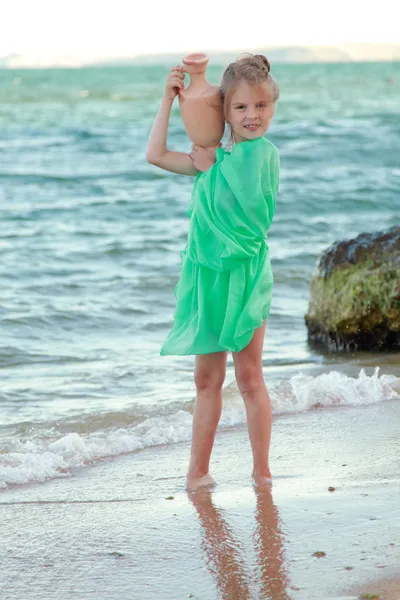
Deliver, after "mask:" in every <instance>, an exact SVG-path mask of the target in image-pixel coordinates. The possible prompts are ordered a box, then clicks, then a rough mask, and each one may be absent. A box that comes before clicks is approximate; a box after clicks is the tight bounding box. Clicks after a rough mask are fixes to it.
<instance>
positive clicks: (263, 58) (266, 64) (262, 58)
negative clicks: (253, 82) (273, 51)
mask: <svg viewBox="0 0 400 600" xmlns="http://www.w3.org/2000/svg"><path fill="white" fill-rule="evenodd" d="M255 58H257V59H258V60H259V61H260V62H261V63H262V64H263V67H265V68H266V69H267V72H268V73H269V72H270V70H271V65H270V64H269V60H268V58H267V57H266V56H264V55H263V54H256V55H255Z"/></svg>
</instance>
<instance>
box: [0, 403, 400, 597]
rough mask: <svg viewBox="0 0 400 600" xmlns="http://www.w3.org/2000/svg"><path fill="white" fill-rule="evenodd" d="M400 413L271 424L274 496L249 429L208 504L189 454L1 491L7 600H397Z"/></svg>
mask: <svg viewBox="0 0 400 600" xmlns="http://www.w3.org/2000/svg"><path fill="white" fill-rule="evenodd" d="M399 434H400V403H399V402H398V401H387V402H381V403H379V404H377V405H373V406H362V407H360V408H355V407H350V408H344V407H338V408H329V409H326V408H325V409H315V410H312V411H308V412H306V413H298V414H293V415H285V416H280V417H276V418H275V420H274V425H273V441H272V455H271V465H272V468H273V473H274V485H273V488H272V491H265V492H262V493H259V492H256V491H255V490H254V489H253V488H252V486H251V483H250V469H251V456H250V447H249V442H248V438H247V432H246V428H245V427H244V426H240V427H236V428H232V429H231V430H228V431H222V432H220V433H219V435H218V437H217V442H216V447H215V451H214V455H213V461H212V473H213V475H214V477H215V478H216V480H217V482H218V485H217V487H216V488H215V489H214V490H213V491H211V492H210V491H202V492H199V493H197V494H191V495H188V494H187V493H186V492H185V490H184V481H185V479H184V476H185V470H186V465H187V457H188V452H189V444H188V443H187V442H185V443H180V444H174V445H168V446H158V447H153V448H147V449H145V450H143V451H140V452H136V453H130V454H126V455H123V456H120V457H118V458H115V459H108V460H104V461H103V462H101V463H100V464H97V465H96V466H92V467H87V468H83V469H80V470H77V471H76V472H74V473H73V474H72V475H70V474H66V475H65V477H60V478H59V479H55V480H51V481H48V482H45V483H40V484H29V485H25V486H18V487H15V488H10V489H8V490H5V491H2V492H1V495H0V514H1V522H2V536H1V541H0V553H1V564H2V568H1V570H2V577H1V590H2V591H1V598H2V600H14V599H19V600H22V599H23V600H30V599H40V600H47V599H50V598H51V599H53V598H54V599H57V600H64V599H65V600H66V599H71V600H72V599H79V600H86V599H89V598H96V599H97V600H103V599H104V600H105V599H110V598H119V599H123V600H125V599H126V600H128V599H129V600H132V599H138V600H139V599H141V600H147V599H149V600H150V599H154V600H155V599H157V600H170V599H171V600H178V599H181V598H182V599H183V598H195V599H198V600H200V599H201V600H213V599H217V598H222V599H238V600H241V599H267V598H272V599H273V600H281V599H282V600H284V599H295V600H306V599H311V598H312V599H314V598H315V599H320V600H322V599H325V598H330V599H339V598H340V599H342V600H345V599H346V600H350V599H351V598H352V599H353V598H354V599H355V598H358V597H359V596H360V594H362V593H371V594H372V593H379V594H381V596H380V597H381V598H382V599H393V600H395V599H396V600H397V599H398V598H400V592H399V586H398V581H396V576H397V577H398V565H399V564H400V518H399V517H400V510H399V500H398V489H399V481H400V478H399V462H398V456H399V449H400V435H399Z"/></svg>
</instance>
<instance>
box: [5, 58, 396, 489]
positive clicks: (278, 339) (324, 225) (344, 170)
mask: <svg viewBox="0 0 400 600" xmlns="http://www.w3.org/2000/svg"><path fill="white" fill-rule="evenodd" d="M168 68H169V65H164V64H159V65H148V66H143V65H142V66H139V65H138V66H134V67H133V66H132V67H123V68H122V67H121V68H120V67H118V68H84V69H78V70H75V69H71V70H70V69H49V70H32V71H30V70H24V71H22V70H21V71H7V70H0V215H1V219H0V253H1V261H0V298H1V303H0V334H1V335H0V381H1V385H0V488H1V487H2V488H5V487H8V486H10V485H16V484H23V483H27V482H29V481H44V480H46V479H48V478H53V477H59V476H68V473H70V472H71V470H72V469H75V468H79V467H80V466H83V465H87V464H92V463H95V462H96V461H97V460H101V459H102V458H104V457H107V456H115V455H119V454H122V453H125V452H133V451H140V449H141V448H143V447H147V446H150V445H157V444H170V443H175V442H178V441H180V440H186V439H189V437H190V424H191V409H192V404H193V398H194V393H195V390H194V384H193V373H192V371H193V364H194V358H193V357H160V356H159V348H160V346H161V344H162V342H163V340H164V339H165V336H166V335H167V333H168V330H169V328H170V327H171V325H172V314H173V310H174V305H175V304H174V303H175V298H174V295H173V288H174V286H175V284H176V282H177V279H178V276H179V261H180V255H179V253H180V250H182V249H183V247H184V245H185V240H186V235H187V228H188V221H187V218H186V216H185V210H186V208H187V206H188V203H189V199H190V192H191V187H192V184H193V180H192V179H191V178H188V177H184V176H179V175H174V174H170V173H167V172H165V171H162V170H160V169H157V168H156V167H154V166H151V165H149V164H147V163H146V161H145V149H146V143H147V138H148V134H149V131H150V127H151V125H152V121H153V119H154V116H155V114H156V111H157V107H158V104H159V101H160V99H161V95H162V92H163V86H164V80H165V77H166V74H167V72H168ZM223 68H224V65H219V64H214V65H211V66H210V68H209V79H210V80H211V81H213V82H218V81H219V78H220V76H221V74H222V71H223ZM273 75H274V76H275V78H276V79H277V80H278V82H279V84H280V88H281V99H280V101H279V104H278V108H277V112H276V116H275V118H274V121H273V124H272V126H271V129H270V131H269V133H268V137H269V138H270V139H271V141H273V142H274V143H275V144H276V145H277V146H278V148H279V150H280V154H281V189H280V196H279V200H278V207H277V212H276V217H275V220H274V223H273V226H272V228H271V230H270V232H269V246H270V251H271V258H272V264H273V268H274V276H275V290H274V299H273V306H272V313H271V316H270V319H269V323H268V331H267V335H266V340H265V345H264V354H263V364H264V369H265V376H266V381H267V384H269V389H270V393H271V397H272V402H273V410H274V413H275V414H276V415H280V414H284V413H287V412H295V411H306V410H312V409H313V408H315V406H319V407H323V406H332V405H339V406H341V405H343V406H346V405H357V406H361V407H362V405H363V404H369V403H372V402H381V401H387V400H400V386H399V382H400V379H399V374H400V357H399V356H398V355H397V357H392V358H391V359H390V361H389V362H388V361H387V359H386V357H385V356H383V355H382V356H376V357H375V358H374V360H373V363H371V360H370V359H369V358H367V357H364V358H365V361H366V363H367V364H369V365H370V368H367V369H366V370H365V369H363V368H362V367H363V364H361V363H362V361H361V362H360V359H359V357H357V356H356V357H355V356H352V355H331V354H329V353H325V352H322V351H321V350H318V349H316V348H313V347H311V346H310V345H309V344H308V343H307V332H306V328H305V325H304V314H305V313H306V310H307V303H308V293H309V282H310V279H311V277H312V274H313V271H314V267H315V264H316V261H317V259H318V256H319V255H320V253H321V251H322V250H324V249H325V248H326V247H327V246H329V245H330V244H331V243H333V242H334V241H337V240H340V239H346V238H349V237H353V236H356V235H358V234H359V233H361V232H364V231H377V230H382V229H386V228H389V227H391V226H393V225H395V224H398V223H399V221H400V162H399V156H400V63H382V64H379V63H375V64H358V63H354V64H337V65H336V64H329V65H324V64H318V65H276V66H275V68H274V69H273ZM169 140H170V147H171V148H173V149H180V150H184V151H185V150H189V148H190V143H189V142H188V140H187V138H186V136H185V133H184V130H183V127H182V124H181V121H180V116H179V110H178V107H177V105H174V109H173V114H172V118H171V123H170V131H169ZM368 361H369V362H368ZM349 364H351V366H352V370H351V373H350V371H348V370H347V369H346V365H349ZM382 365H385V368H384V369H383V371H382V369H381V370H379V369H375V367H376V366H378V367H379V366H382ZM231 381H233V369H232V362H231V360H229V364H228V375H227V381H226V382H227V383H230V382H231ZM243 420H244V412H243V408H242V406H241V402H240V399H239V398H238V396H237V394H236V393H235V391H234V389H232V392H231V393H230V390H228V392H227V403H226V407H225V409H224V414H223V418H222V423H221V426H222V427H228V426H234V425H236V424H238V423H243Z"/></svg>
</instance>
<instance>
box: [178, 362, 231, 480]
mask: <svg viewBox="0 0 400 600" xmlns="http://www.w3.org/2000/svg"><path fill="white" fill-rule="evenodd" d="M226 358H227V352H215V353H213V354H200V355H197V356H196V362H195V371H194V380H195V384H196V402H195V407H194V413H193V429H192V449H191V454H190V464H189V470H188V473H187V489H188V490H195V489H197V488H199V487H202V486H206V485H212V484H214V483H215V482H214V480H213V478H212V477H211V475H210V474H209V472H208V470H209V465H210V458H211V451H212V448H213V444H214V439H215V434H216V431H217V427H218V422H219V418H220V416H221V411H222V386H223V383H224V381H225V374H226Z"/></svg>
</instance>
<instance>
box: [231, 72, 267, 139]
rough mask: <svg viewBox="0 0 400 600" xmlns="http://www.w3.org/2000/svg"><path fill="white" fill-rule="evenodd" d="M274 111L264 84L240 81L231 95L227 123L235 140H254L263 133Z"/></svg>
mask: <svg viewBox="0 0 400 600" xmlns="http://www.w3.org/2000/svg"><path fill="white" fill-rule="evenodd" d="M274 112H275V104H274V103H273V102H272V100H271V98H270V94H269V91H268V88H267V86H266V84H264V85H250V84H249V83H247V82H246V81H240V82H239V85H238V87H237V88H236V90H235V91H234V93H233V94H232V97H231V101H230V105H229V109H228V119H227V120H228V123H229V125H230V126H231V128H232V134H233V138H234V140H235V142H243V141H244V140H255V139H256V138H259V137H261V136H263V135H264V134H265V132H266V131H267V129H268V127H269V124H270V122H271V119H272V117H273V115H274Z"/></svg>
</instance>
